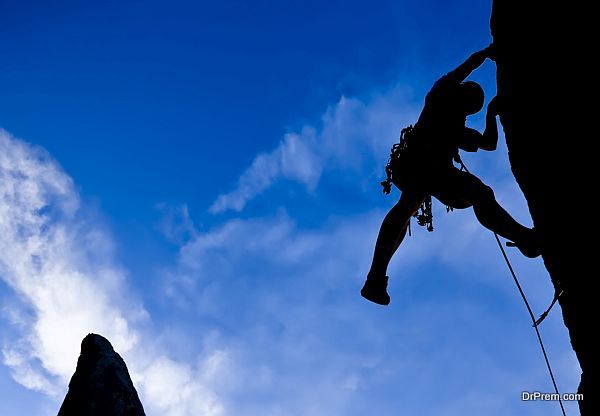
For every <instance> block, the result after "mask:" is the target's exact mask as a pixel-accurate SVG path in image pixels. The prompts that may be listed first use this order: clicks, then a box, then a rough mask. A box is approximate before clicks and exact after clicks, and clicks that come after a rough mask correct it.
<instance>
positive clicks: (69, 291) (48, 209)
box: [0, 131, 225, 416]
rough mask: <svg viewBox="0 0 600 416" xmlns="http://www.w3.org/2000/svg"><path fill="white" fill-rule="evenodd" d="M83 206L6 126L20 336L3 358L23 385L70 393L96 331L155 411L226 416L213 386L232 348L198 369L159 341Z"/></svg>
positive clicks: (6, 246) (6, 245) (4, 164)
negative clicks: (86, 341)
mask: <svg viewBox="0 0 600 416" xmlns="http://www.w3.org/2000/svg"><path fill="white" fill-rule="evenodd" d="M83 211H84V209H83V208H82V204H81V201H80V199H79V197H78V194H77V191H76V189H75V187H74V185H73V181H72V180H71V178H70V177H69V176H68V175H67V174H66V173H65V172H64V171H63V170H62V169H61V168H60V166H59V165H58V164H57V163H56V162H55V161H54V160H53V159H52V158H51V157H50V156H49V155H48V154H47V153H46V152H45V151H44V150H42V149H40V148H37V147H35V146H31V145H29V144H27V143H25V142H23V141H21V140H18V139H15V138H13V137H11V136H10V135H9V134H8V133H6V132H4V131H0V277H1V278H2V280H3V281H4V282H5V283H6V284H7V285H8V286H9V287H10V288H11V289H12V290H13V291H14V293H15V294H16V295H17V297H18V301H17V302H15V303H12V304H11V306H10V307H8V308H5V316H7V317H8V318H9V320H10V322H11V323H12V324H13V325H14V326H15V327H17V328H18V329H19V332H20V333H21V337H20V339H18V340H13V341H10V342H7V343H6V344H5V345H3V346H2V361H3V363H4V364H5V365H6V366H8V367H9V368H10V369H11V370H12V375H13V377H14V379H15V381H17V382H18V383H20V384H22V385H23V386H25V387H27V388H29V389H34V390H37V391H40V392H43V393H45V394H48V395H50V396H51V397H54V398H55V399H57V400H58V399H61V398H62V396H63V395H64V393H65V388H66V385H67V383H68V381H69V379H70V377H71V375H72V373H73V372H74V370H75V364H76V361H77V356H78V354H79V347H80V342H81V340H82V339H83V337H84V336H85V335H86V334H87V333H89V332H96V333H99V334H102V335H104V336H106V337H107V338H109V339H110V341H111V342H112V343H113V345H114V347H115V349H116V350H117V351H118V352H119V353H121V354H122V355H123V356H124V357H125V359H126V360H127V364H128V366H129V368H130V371H131V374H132V378H133V379H134V383H135V384H136V386H137V387H138V389H139V390H140V395H141V398H142V401H143V403H144V405H145V406H146V408H147V410H148V411H149V413H150V414H152V413H155V414H165V415H214V416H216V415H220V414H222V413H223V405H222V403H221V402H220V400H219V399H218V397H217V396H216V394H215V392H214V391H213V390H212V389H211V388H210V387H209V386H210V385H211V384H212V377H214V376H215V374H216V373H217V371H216V369H215V368H214V367H215V366H218V365H219V363H220V362H221V363H222V362H224V361H223V360H220V359H217V358H218V357H221V358H222V356H223V354H225V352H223V351H213V352H210V353H208V354H207V356H205V357H199V358H198V363H197V364H196V365H190V364H188V363H182V362H178V361H176V360H173V359H170V358H169V357H168V356H167V355H166V354H164V353H163V352H161V350H160V349H159V348H158V347H157V346H153V343H152V339H153V337H152V334H151V333H150V332H148V329H147V328H148V326H149V324H150V322H149V316H148V313H147V312H146V311H145V309H144V308H143V306H141V304H140V302H139V301H137V300H136V298H135V296H132V295H128V294H127V293H128V292H133V291H131V290H130V288H129V287H128V285H127V282H126V275H125V272H124V270H122V269H121V268H120V267H119V266H117V265H116V264H115V263H114V261H113V259H112V253H111V241H110V238H109V236H107V234H106V233H105V231H104V230H103V229H102V228H101V227H100V226H99V225H98V224H97V223H94V222H93V221H90V220H89V218H88V219H86V218H85V213H84V212H83ZM208 370H210V371H208Z"/></svg>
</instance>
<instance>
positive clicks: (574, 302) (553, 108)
mask: <svg viewBox="0 0 600 416" xmlns="http://www.w3.org/2000/svg"><path fill="white" fill-rule="evenodd" d="M586 13H589V12H586V11H585V10H584V8H580V7H578V6H575V5H568V4H564V3H562V2H529V1H521V0H494V2H493V11H492V19H491V29H492V35H493V37H494V43H495V44H496V54H497V56H496V64H497V69H498V72H497V83H498V97H499V100H500V104H501V106H502V107H501V114H500V120H501V122H502V126H503V128H504V132H505V135H506V141H507V144H508V149H509V156H510V162H511V168H512V171H513V173H514V176H515V178H516V180H517V182H518V184H519V186H520V187H521V190H522V191H523V193H524V195H525V198H526V199H527V201H528V205H529V210H530V212H531V216H532V218H533V221H534V225H535V227H536V228H537V230H538V231H539V234H540V237H541V241H542V249H543V259H544V263H545V266H546V268H547V269H548V272H549V273H550V276H551V279H552V283H553V284H554V286H555V287H556V286H558V285H560V287H561V288H562V289H564V291H565V292H564V295H563V296H562V297H561V298H560V299H559V302H560V305H561V309H562V314H563V320H564V323H565V325H566V327H567V329H568V331H569V336H570V338H571V344H572V346H573V349H574V351H575V353H576V355H577V358H578V360H579V363H580V365H581V369H582V378H581V384H580V386H579V391H580V392H582V393H584V400H583V401H580V403H579V406H580V409H581V413H582V415H593V414H600V413H598V410H597V404H596V401H597V399H598V394H597V393H598V391H597V388H596V381H595V380H596V378H597V376H596V366H595V357H594V354H595V353H597V352H598V351H599V349H598V341H597V338H596V337H593V336H592V332H593V329H594V327H595V326H596V324H595V323H592V322H591V321H592V318H593V317H594V314H595V313H594V312H593V311H592V305H593V304H594V303H595V302H597V300H596V298H597V296H595V295H594V293H595V292H594V290H593V288H592V280H597V272H596V268H595V267H594V266H595V264H594V263H595V261H594V260H595V258H594V257H595V256H594V254H592V253H591V250H590V249H589V248H592V247H593V246H595V244H592V243H590V238H593V237H594V235H593V233H591V232H590V231H591V230H590V228H591V225H590V224H589V223H590V222H591V221H589V219H588V218H587V217H588V216H590V217H591V215H590V213H591V212H592V210H593V207H591V206H590V207H587V206H586V202H587V201H586V200H587V193H590V192H591V191H592V190H593V189H594V188H595V186H594V187H592V185H591V176H589V175H588V174H587V172H586V171H587V170H589V168H591V167H593V166H595V165H594V164H598V162H597V161H591V160H590V159H592V158H593V157H594V156H593V155H590V153H592V152H590V150H585V149H586V147H587V144H586V138H588V137H589V138H591V135H594V136H597V129H595V128H594V127H595V124H596V123H597V122H596V120H595V119H596V118H597V115H593V116H592V117H590V115H591V111H590V110H586V107H588V106H591V105H592V104H590V103H589V102H586V101H585V99H583V98H585V96H586V95H588V96H592V94H591V91H590V90H589V89H590V88H592V85H595V84H596V83H597V81H596V78H597V76H596V75H592V74H591V73H590V72H591V71H590V70H589V69H588V67H589V65H587V64H586V62H585V56H586V55H587V54H586V53H585V48H586V46H585V44H586V42H587V43H588V44H591V38H590V37H587V36H586V35H584V34H582V33H580V31H581V30H585V29H584V28H585V27H593V26H588V24H587V23H586V22H584V21H583V20H584V15H585V14H586ZM576 14H578V16H575V15H576ZM573 24H575V25H579V27H580V29H576V28H575V29H574V28H572V27H571V26H572V25H573ZM566 27H568V28H569V29H566ZM588 91H589V92H588ZM586 153H588V155H587V156H586V155H585V154H586ZM582 188H583V192H582ZM586 188H587V189H586ZM588 209H589V211H590V213H588V211H587V210H588ZM586 245H587V246H588V248H587V249H586V248H584V247H585V246H586ZM555 313H556V312H555ZM557 376H558V377H559V378H560V374H557Z"/></svg>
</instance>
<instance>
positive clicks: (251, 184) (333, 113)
mask: <svg viewBox="0 0 600 416" xmlns="http://www.w3.org/2000/svg"><path fill="white" fill-rule="evenodd" d="M408 97H409V92H408V91H407V90H406V89H405V88H400V87H397V88H395V89H393V90H392V91H390V92H388V93H387V94H385V95H375V96H372V97H370V98H368V99H367V100H366V101H365V102H363V101H361V100H359V99H357V98H351V97H342V98H341V99H340V100H339V101H338V102H337V103H336V104H335V105H333V106H331V107H330V108H328V109H327V111H326V112H325V114H324V115H323V117H322V119H321V125H320V127H314V126H305V127H304V128H302V129H301V130H300V132H298V133H288V134H286V135H285V136H284V138H283V139H282V140H281V142H280V143H279V144H278V145H277V146H276V147H275V149H273V150H271V151H270V152H266V153H260V154H258V155H257V156H256V157H255V158H254V160H253V162H252V164H251V165H250V167H248V168H247V169H246V170H245V171H244V172H243V173H242V174H241V175H240V177H239V179H238V183H237V186H236V187H235V188H234V189H233V190H232V191H230V192H227V193H224V194H221V195H219V196H218V197H217V199H216V201H215V202H214V203H213V204H212V206H211V207H210V211H211V212H212V213H220V212H224V211H227V210H233V211H241V210H242V209H243V208H244V207H245V206H246V204H247V203H248V202H249V201H251V200H252V199H253V198H255V197H256V196H258V195H260V194H261V193H262V192H264V191H265V190H267V189H268V188H269V187H270V186H271V185H273V184H274V183H275V182H276V181H278V180H290V181H295V182H298V183H300V184H302V185H304V186H305V187H306V188H307V189H308V190H309V191H313V190H314V189H315V187H316V186H317V184H318V182H319V179H320V177H321V174H322V172H323V170H327V169H340V168H341V169H344V170H345V171H346V172H348V171H350V172H351V171H354V172H363V171H364V170H365V167H367V166H365V165H366V164H370V163H372V161H373V160H379V159H380V156H381V155H385V152H386V150H387V149H385V148H386V147H388V146H389V143H390V140H393V138H394V137H396V136H397V135H398V133H399V131H400V129H401V127H403V126H404V125H405V123H408V122H409V121H410V120H412V119H413V118H414V115H415V109H414V108H413V107H411V106H410V105H408V99H407V98H408ZM368 167H370V166H368ZM368 167H367V168H368Z"/></svg>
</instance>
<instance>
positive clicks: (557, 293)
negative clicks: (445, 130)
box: [455, 155, 567, 416]
mask: <svg viewBox="0 0 600 416" xmlns="http://www.w3.org/2000/svg"><path fill="white" fill-rule="evenodd" d="M455 161H456V162H457V163H460V166H461V168H460V169H461V170H464V171H465V172H467V173H470V172H469V169H467V167H466V166H465V164H464V163H463V161H462V159H461V158H460V156H459V155H457V156H456V158H455ZM494 237H495V238H496V242H497V243H498V247H500V252H501V253H502V257H504V261H505V262H506V266H507V267H508V270H509V271H510V274H511V276H512V278H513V280H514V282H515V284H516V285H517V289H519V293H520V294H521V298H522V299H523V302H524V303H525V306H526V307H527V312H529V317H530V318H531V322H533V329H535V333H536V335H537V339H538V342H539V344H540V348H541V349H542V354H543V355H544V360H545V361H546V367H548V374H550V379H551V380H552V385H553V386H554V391H555V392H556V394H557V396H558V404H559V405H560V410H561V411H562V414H563V416H567V413H566V412H565V407H564V406H563V402H562V398H561V395H560V392H559V391H558V386H557V385H556V379H555V378H554V372H553V371H552V366H551V365H550V359H549V358H548V354H547V353H546V347H545V346H544V341H543V340H542V334H541V333H540V329H539V325H540V324H541V323H542V321H543V320H544V319H545V318H546V316H548V313H549V312H550V310H551V309H552V307H553V306H554V304H555V303H556V301H557V300H558V298H559V297H560V296H561V294H562V293H563V292H562V290H560V289H559V288H557V289H556V291H555V292H554V298H553V299H552V303H551V304H550V307H549V308H548V309H546V311H544V313H543V314H542V315H540V317H539V318H538V319H537V320H536V319H535V315H534V314H533V310H532V309H531V306H530V305H529V301H528V300H527V296H525V292H524V291H523V288H522V287H521V283H520V282H519V279H518V278H517V274H516V273H515V270H514V269H513V267H512V264H511V263H510V260H509V259H508V255H507V254H506V250H504V246H503V245H502V242H501V241H500V237H498V234H496V233H494Z"/></svg>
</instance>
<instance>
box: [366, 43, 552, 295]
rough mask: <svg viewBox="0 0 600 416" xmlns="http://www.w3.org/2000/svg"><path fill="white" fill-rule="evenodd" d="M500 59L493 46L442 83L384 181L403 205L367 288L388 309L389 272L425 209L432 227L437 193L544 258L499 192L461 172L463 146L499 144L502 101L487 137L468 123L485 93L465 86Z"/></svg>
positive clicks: (382, 240)
mask: <svg viewBox="0 0 600 416" xmlns="http://www.w3.org/2000/svg"><path fill="white" fill-rule="evenodd" d="M487 58H490V59H493V48H492V45H490V46H488V47H487V48H485V49H483V50H481V51H478V52H475V53H474V54H472V55H471V56H470V57H469V58H468V59H467V60H466V61H465V62H464V63H463V64H461V65H460V66H459V67H458V68H456V69H454V70H453V71H451V72H449V73H448V74H446V75H444V76H443V77H442V78H440V79H439V80H438V81H437V82H436V83H435V84H434V85H433V87H432V88H431V90H430V91H429V93H428V94H427V96H426V98H425V106H424V108H423V111H422V112H421V115H420V116H419V119H418V121H417V123H416V124H415V126H414V128H412V127H409V128H407V129H405V130H403V133H402V137H401V140H400V144H399V145H395V147H394V148H393V150H392V156H391V158H390V164H389V165H388V168H387V169H386V170H387V171H388V180H387V181H384V182H382V185H383V186H384V192H386V193H388V192H389V187H390V182H391V183H393V184H394V185H395V186H396V187H397V188H398V189H400V190H401V191H402V195H401V197H400V200H399V201H398V203H396V205H395V206H394V207H393V208H392V209H391V210H390V212H389V213H388V214H387V215H386V216H385V219H384V220H383V223H382V225H381V229H380V231H379V235H378V237H377V243H376V245H375V253H374V255H373V262H372V264H371V269H370V271H369V273H368V275H367V280H366V282H365V285H364V287H363V288H362V290H361V295H362V296H363V297H365V298H366V299H368V300H370V301H372V302H375V303H378V304H380V305H387V304H389V303H390V297H389V295H388V293H387V290H386V289H387V283H388V276H387V267H388V264H389V262H390V260H391V258H392V256H393V254H394V253H395V252H396V250H397V249H398V246H399V245H400V243H401V242H402V240H403V239H404V236H405V235H406V230H407V227H408V225H409V221H410V218H411V216H413V215H414V214H415V213H416V212H417V211H418V209H419V207H421V208H422V210H424V211H425V213H424V214H425V215H424V216H422V217H421V218H419V223H420V224H421V225H425V223H429V227H428V228H429V229H430V230H432V229H433V228H432V227H431V217H430V216H429V218H428V212H427V211H428V208H429V207H428V205H429V206H430V199H429V198H430V196H434V197H435V198H437V199H438V200H440V201H441V202H442V203H443V204H445V205H447V206H449V207H451V208H458V209H463V208H468V207H471V206H472V207H473V210H474V211H475V215H476V216H477V219H478V220H479V222H480V223H481V224H482V225H483V226H484V227H486V228H488V229H490V230H492V231H494V232H495V233H497V234H498V235H500V236H502V237H504V238H506V239H508V240H511V241H513V242H514V243H515V245H516V246H517V247H518V248H519V249H520V250H521V252H522V253H523V254H524V255H525V256H527V257H537V256H539V255H540V254H541V253H540V250H539V247H538V244H537V241H536V237H535V232H534V230H532V229H530V228H526V227H524V226H523V225H521V224H519V223H518V222H516V221H515V220H514V219H513V218H512V217H511V216H510V215H509V214H508V213H507V212H506V211H505V210H504V209H503V208H502V207H501V206H500V205H499V204H498V202H496V199H495V197H494V192H493V191H492V189H491V188H490V187H489V186H487V185H485V184H484V183H483V182H481V181H480V180H479V179H478V178H477V177H475V176H474V175H472V174H470V173H468V172H465V171H462V170H459V169H457V168H456V167H455V166H454V164H453V163H452V161H453V160H454V161H457V162H460V157H459V155H458V152H459V149H462V150H465V151H467V152H476V151H477V150H478V149H483V150H488V151H491V150H495V149H496V145H497V143H498V126H497V124H496V116H497V115H498V108H497V106H498V103H497V99H496V98H494V99H492V100H491V101H490V103H489V104H488V107H487V116H486V127H485V131H484V133H483V134H481V133H479V132H478V131H477V130H474V129H471V128H468V127H466V126H465V122H466V118H467V116H469V115H471V114H475V113H477V112H479V110H481V108H482V107H483V102H484V93H483V89H482V88H481V86H480V85H479V84H477V83H476V82H473V81H464V80H465V78H467V76H469V74H471V72H473V71H474V70H475V69H477V68H478V67H479V66H481V64H483V62H484V61H485V60H486V59H487Z"/></svg>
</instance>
